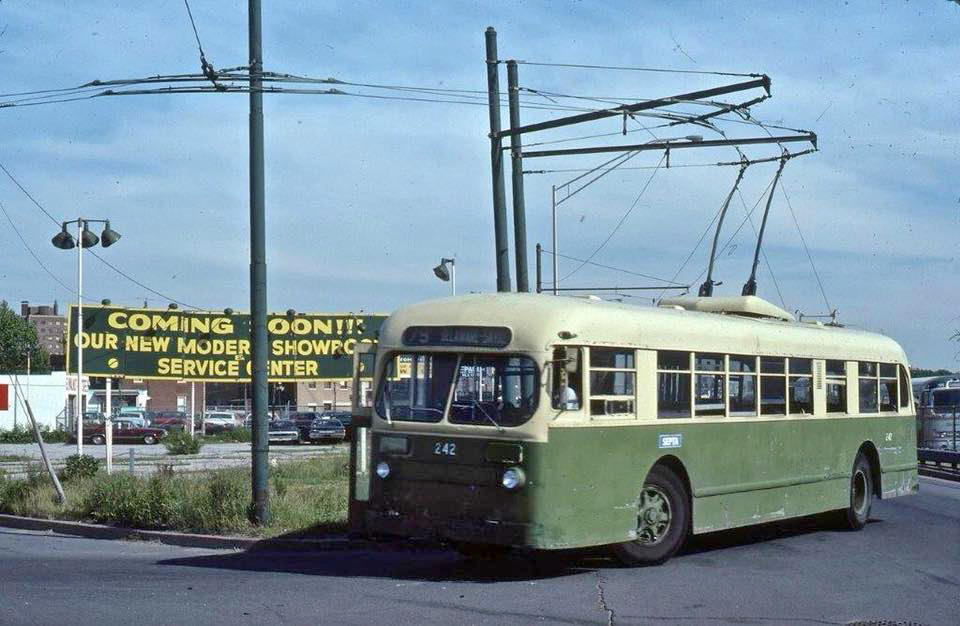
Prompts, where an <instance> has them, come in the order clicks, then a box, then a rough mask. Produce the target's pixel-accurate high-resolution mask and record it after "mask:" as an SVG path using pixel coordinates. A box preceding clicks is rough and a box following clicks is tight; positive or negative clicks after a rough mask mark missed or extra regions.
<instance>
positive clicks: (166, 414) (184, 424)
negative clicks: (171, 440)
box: [150, 411, 190, 431]
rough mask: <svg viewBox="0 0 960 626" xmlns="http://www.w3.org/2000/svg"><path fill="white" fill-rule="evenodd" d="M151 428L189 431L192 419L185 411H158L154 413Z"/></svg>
mask: <svg viewBox="0 0 960 626" xmlns="http://www.w3.org/2000/svg"><path fill="white" fill-rule="evenodd" d="M150 426H152V427H154V428H162V429H163V430H167V431H169V430H188V429H189V428H190V418H189V417H187V414H186V413H184V412H183V411H157V412H156V413H154V416H153V419H152V420H151V421H150Z"/></svg>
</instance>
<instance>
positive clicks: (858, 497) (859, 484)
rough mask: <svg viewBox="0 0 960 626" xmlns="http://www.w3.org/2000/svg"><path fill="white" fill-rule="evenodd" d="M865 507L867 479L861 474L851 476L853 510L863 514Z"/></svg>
mask: <svg viewBox="0 0 960 626" xmlns="http://www.w3.org/2000/svg"><path fill="white" fill-rule="evenodd" d="M866 506H867V477H866V476H864V475H863V472H857V473H856V474H854V475H853V510H854V511H856V512H857V513H863V511H864V509H865V508H866Z"/></svg>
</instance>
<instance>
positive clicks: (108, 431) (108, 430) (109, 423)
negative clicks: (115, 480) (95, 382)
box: [103, 376, 113, 474]
mask: <svg viewBox="0 0 960 626" xmlns="http://www.w3.org/2000/svg"><path fill="white" fill-rule="evenodd" d="M112 394H113V379H112V378H110V377H109V376H107V401H106V404H105V409H106V410H105V413H106V415H105V416H104V420H103V427H104V431H105V432H104V435H105V438H106V440H107V474H111V473H113V413H112V411H113V399H112V398H111V397H110V396H111V395H112Z"/></svg>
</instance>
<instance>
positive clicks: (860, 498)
mask: <svg viewBox="0 0 960 626" xmlns="http://www.w3.org/2000/svg"><path fill="white" fill-rule="evenodd" d="M871 506H873V479H872V478H871V472H870V462H869V461H868V460H867V457H866V456H865V455H864V454H863V452H860V453H859V454H857V460H856V461H854V463H853V475H852V476H851V477H850V506H848V507H847V508H846V509H845V510H844V519H843V521H844V522H845V525H846V526H847V527H848V528H850V529H851V530H860V529H861V528H863V527H864V526H866V525H867V520H868V519H870V507H871Z"/></svg>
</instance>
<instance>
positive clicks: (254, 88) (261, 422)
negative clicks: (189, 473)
mask: <svg viewBox="0 0 960 626" xmlns="http://www.w3.org/2000/svg"><path fill="white" fill-rule="evenodd" d="M248 9H249V51H250V70H249V71H250V345H251V351H250V352H251V354H250V364H251V370H252V371H251V383H252V387H253V433H252V439H251V446H250V448H251V451H252V459H251V460H252V465H253V467H252V482H253V515H252V517H253V522H254V523H255V524H260V525H265V524H266V523H267V522H268V521H269V520H270V502H269V499H268V498H269V492H268V488H267V455H268V454H269V448H268V445H269V444H268V442H267V403H268V401H269V396H268V393H269V389H268V388H267V255H266V227H265V222H266V216H265V213H266V211H265V208H264V184H263V93H262V91H261V89H262V87H263V49H262V34H261V23H260V0H249V4H248Z"/></svg>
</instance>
